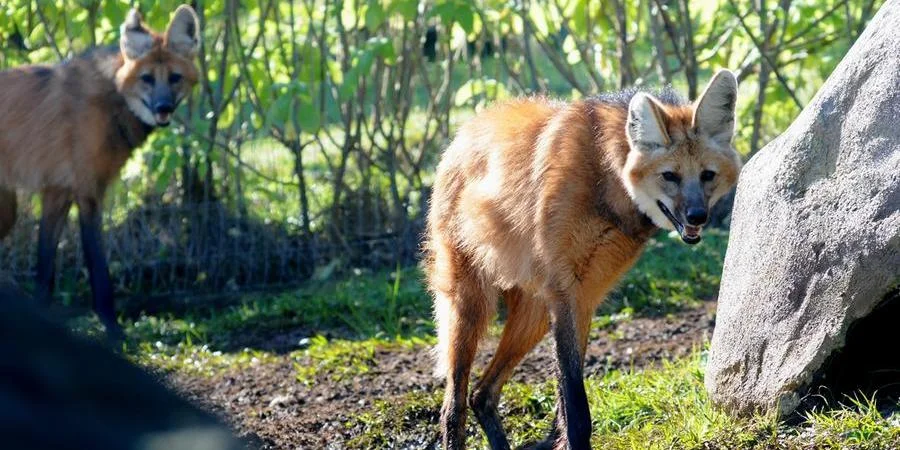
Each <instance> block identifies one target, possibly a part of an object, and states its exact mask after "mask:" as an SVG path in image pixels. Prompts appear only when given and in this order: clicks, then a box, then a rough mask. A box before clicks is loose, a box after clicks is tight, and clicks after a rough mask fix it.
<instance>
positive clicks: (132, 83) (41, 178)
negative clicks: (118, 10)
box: [0, 6, 200, 337]
mask: <svg viewBox="0 0 900 450" xmlns="http://www.w3.org/2000/svg"><path fill="white" fill-rule="evenodd" d="M199 39H200V36H199V22H198V20H197V15H196V14H195V13H194V10H193V9H191V8H190V7H189V6H181V7H179V8H178V9H177V10H176V11H175V15H174V17H173V18H172V21H171V22H170V23H169V26H168V29H167V30H166V32H165V33H164V34H163V35H159V34H157V33H155V32H153V31H152V30H150V29H149V28H147V26H146V25H145V24H143V23H142V22H141V16H140V14H139V13H138V12H137V11H135V10H132V11H131V12H130V13H129V14H128V17H127V18H126V19H125V23H124V24H122V27H121V39H120V42H119V48H109V49H97V50H93V51H91V52H89V53H87V54H85V55H83V56H80V57H77V58H74V59H72V60H70V61H66V62H63V63H61V64H58V65H56V66H24V67H19V68H16V69H12V70H9V71H6V72H0V238H2V237H4V236H5V235H6V234H7V233H8V232H9V230H10V228H12V226H13V224H14V222H15V218H16V196H15V192H14V189H16V188H20V189H25V190H28V191H32V192H40V194H41V203H42V205H41V210H42V217H41V225H40V234H39V239H38V262H37V268H36V271H37V279H36V297H37V298H38V299H40V301H43V302H48V301H49V300H50V297H51V295H52V293H53V280H54V275H53V272H54V262H53V260H54V258H55V255H56V246H57V242H58V240H59V235H60V233H61V232H62V228H63V225H64V223H65V221H66V216H67V215H68V211H69V208H70V207H71V205H72V202H73V201H74V202H75V203H77V204H78V213H79V224H80V226H81V240H82V246H83V248H84V256H85V262H86V264H87V266H88V271H89V273H90V281H91V290H92V292H93V306H94V311H95V312H96V313H97V315H98V316H99V317H100V320H101V321H102V322H103V323H104V325H105V326H106V328H107V332H108V333H110V335H111V336H114V337H117V336H119V335H120V334H121V330H120V329H119V326H118V324H117V322H116V316H115V311H114V307H113V292H112V284H111V283H110V279H109V270H108V268H107V264H106V256H105V255H104V252H103V248H102V245H101V239H100V232H101V223H100V219H101V214H100V207H101V202H102V200H103V193H104V191H105V190H106V187H107V186H108V185H109V183H110V182H112V181H113V180H114V179H115V178H116V177H117V176H118V173H119V170H120V169H121V168H122V165H124V164H125V162H126V161H127V160H128V157H129V156H130V155H131V153H132V151H133V150H134V149H135V148H136V147H137V146H139V145H141V144H142V143H143V142H144V140H145V139H146V138H147V136H148V135H149V134H150V132H152V131H153V129H154V128H156V127H157V126H166V125H168V124H169V120H170V118H171V114H172V112H173V111H174V110H175V107H176V106H177V105H178V102H180V101H181V100H182V99H183V98H184V97H185V96H187V95H188V93H190V90H191V87H192V86H193V85H194V84H195V83H196V81H197V76H198V73H197V68H196V66H195V65H194V61H193V60H194V57H195V55H196V53H197V50H198V47H199V43H200V40H199Z"/></svg>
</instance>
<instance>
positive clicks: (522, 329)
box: [469, 288, 549, 450]
mask: <svg viewBox="0 0 900 450" xmlns="http://www.w3.org/2000/svg"><path fill="white" fill-rule="evenodd" d="M503 299H504V301H505V302H506V306H507V311H508V313H507V318H506V325H504V327H503V335H502V336H501V337H500V343H499V344H498V345H497V351H496V353H494V357H493V358H492V359H491V362H490V364H489V365H488V367H487V369H485V371H484V375H483V376H482V378H481V380H479V381H478V383H477V384H476V385H475V389H473V390H472V396H471V398H470V401H469V404H470V405H471V406H472V409H473V410H474V411H475V417H476V418H478V423H479V424H481V428H482V429H483V430H484V433H485V435H487V438H488V442H489V443H490V445H491V448H492V449H494V450H498V449H508V448H509V442H508V441H507V438H506V433H505V432H504V431H503V424H502V422H501V420H500V415H499V414H498V413H497V406H498V404H499V402H500V392H501V390H502V389H503V385H504V384H505V383H506V381H507V380H509V378H510V377H511V376H512V374H513V369H515V368H516V366H517V365H518V364H519V362H521V361H522V358H524V357H525V355H527V354H528V352H529V351H531V349H532V348H534V346H535V345H537V343H538V342H540V340H541V338H543V337H544V335H545V334H547V330H548V329H549V314H548V312H547V308H546V306H545V305H544V304H543V303H541V302H539V301H538V300H536V299H534V298H532V297H531V296H528V295H526V294H524V293H523V292H522V290H521V289H518V288H514V289H511V290H509V291H506V292H504V293H503Z"/></svg>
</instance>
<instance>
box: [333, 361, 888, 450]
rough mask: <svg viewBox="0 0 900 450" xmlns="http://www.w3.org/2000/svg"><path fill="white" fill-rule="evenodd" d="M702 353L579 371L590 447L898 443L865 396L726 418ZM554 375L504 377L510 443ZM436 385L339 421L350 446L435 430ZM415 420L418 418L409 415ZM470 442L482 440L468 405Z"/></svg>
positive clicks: (530, 424)
mask: <svg viewBox="0 0 900 450" xmlns="http://www.w3.org/2000/svg"><path fill="white" fill-rule="evenodd" d="M703 358H704V353H702V352H696V353H695V354H694V356H691V357H688V358H684V359H681V360H678V361H674V362H671V363H665V364H663V366H662V367H658V368H651V369H646V370H640V371H636V370H624V371H614V372H610V373H608V374H606V375H605V376H602V377H596V378H588V379H587V380H586V381H585V386H586V389H587V393H588V402H589V404H590V408H591V419H592V425H593V435H592V439H591V444H592V447H593V448H603V449H614V450H615V449H635V450H636V449H673V448H674V449H759V450H763V449H789V450H801V449H804V450H805V449H811V448H816V449H819V448H824V449H848V448H850V449H869V448H871V449H887V448H898V447H900V426H898V425H900V419H898V416H894V415H884V414H882V413H881V412H879V408H878V406H877V405H876V404H875V402H874V400H871V399H865V398H864V399H862V400H854V401H850V402H848V403H847V404H845V405H841V406H840V407H839V408H837V409H833V410H829V411H823V412H817V413H810V414H808V415H807V418H806V420H805V422H804V423H803V424H801V425H799V426H797V427H792V426H788V425H786V424H785V423H783V422H781V421H779V420H777V419H776V418H775V416H774V415H771V414H769V415H757V416H752V417H745V418H734V417H731V416H729V415H727V414H725V413H724V412H723V411H720V410H718V409H717V408H715V407H714V406H713V405H712V404H711V403H710V401H709V399H708V398H707V395H706V390H705V388H704V385H703V364H704V361H703ZM555 402H556V383H555V381H552V380H551V381H547V382H545V383H538V384H523V383H510V384H509V385H508V386H506V387H505V388H504V390H503V399H502V400H501V405H500V414H501V416H502V417H503V418H504V425H505V427H506V429H507V433H508V437H509V438H510V442H511V444H513V445H514V446H515V445H521V444H524V443H528V442H534V441H537V440H540V439H542V438H543V437H545V436H546V434H547V433H548V432H549V428H550V424H551V423H552V420H553V416H554V407H555V404H556V403H555ZM440 404H441V391H440V390H437V391H435V392H433V393H430V394H428V393H424V394H423V393H419V392H417V393H411V394H409V395H407V396H403V397H401V398H395V399H391V400H386V401H383V402H379V403H378V404H377V406H376V410H375V411H374V412H372V413H370V414H364V415H363V416H361V417H359V418H358V419H357V421H356V422H354V423H351V424H348V426H356V427H361V428H362V429H363V430H364V433H363V434H362V435H361V436H360V437H358V438H357V439H356V440H355V441H354V442H353V444H354V445H353V446H352V447H353V448H370V447H373V446H374V447H379V448H386V447H391V446H393V445H395V444H396V443H397V442H398V439H399V440H402V439H404V437H405V436H409V435H416V434H418V435H433V434H435V433H437V432H438V427H437V417H438V411H439V410H440ZM414 419H417V420H414ZM468 423H469V425H468V429H467V435H468V446H469V448H479V449H481V448H484V449H486V448H488V445H487V441H486V440H485V439H484V436H483V433H482V432H481V430H480V428H478V426H477V422H475V419H474V416H473V415H472V414H471V413H470V415H469V421H468Z"/></svg>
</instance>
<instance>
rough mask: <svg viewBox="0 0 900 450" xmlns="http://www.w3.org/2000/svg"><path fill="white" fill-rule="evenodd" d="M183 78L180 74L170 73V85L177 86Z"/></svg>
mask: <svg viewBox="0 0 900 450" xmlns="http://www.w3.org/2000/svg"><path fill="white" fill-rule="evenodd" d="M181 78H182V77H181V74H180V73H170V74H169V84H175V83H177V82H179V81H181Z"/></svg>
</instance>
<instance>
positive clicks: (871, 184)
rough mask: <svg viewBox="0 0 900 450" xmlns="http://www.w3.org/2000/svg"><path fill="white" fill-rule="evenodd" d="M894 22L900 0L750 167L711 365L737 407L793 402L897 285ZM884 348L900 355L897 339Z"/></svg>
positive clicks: (899, 175)
mask: <svg viewBox="0 0 900 450" xmlns="http://www.w3.org/2000/svg"><path fill="white" fill-rule="evenodd" d="M898 30H900V0H890V1H888V2H887V3H885V4H884V6H882V7H881V10H880V11H879V12H878V14H877V15H876V16H875V18H874V19H872V21H871V23H870V24H869V26H868V27H867V28H866V30H865V32H863V34H862V35H861V36H860V37H859V39H858V40H857V42H856V43H855V44H854V45H853V47H852V48H851V49H850V52H849V53H848V54H847V55H846V56H845V57H844V60H843V61H842V62H841V63H840V64H839V65H838V67H837V68H836V69H835V70H834V72H833V73H832V74H831V76H830V77H829V78H828V80H827V81H826V82H825V84H824V85H823V86H822V88H821V89H820V90H819V92H818V93H817V94H816V96H815V98H813V100H812V101H811V102H810V104H809V105H808V106H807V107H806V108H805V109H804V110H803V112H802V113H801V114H800V116H799V117H798V118H797V120H796V121H795V122H794V123H793V124H792V125H791V126H790V128H789V129H788V130H787V131H786V132H785V133H784V134H782V135H781V136H779V137H778V138H777V139H775V140H774V141H772V142H771V143H770V144H769V145H767V146H766V147H765V148H763V149H762V150H761V151H760V152H759V153H758V154H757V155H756V156H754V157H753V158H752V159H751V160H750V161H749V162H748V163H747V165H746V166H745V168H744V170H743V172H742V174H741V177H740V181H739V183H738V187H737V196H736V199H735V204H734V212H733V214H734V215H733V218H732V225H731V237H730V240H729V242H728V252H727V254H726V256H725V267H724V272H723V274H722V284H721V289H720V291H719V305H718V313H717V319H716V328H715V331H714V333H713V339H712V348H711V349H710V353H709V360H708V365H707V368H706V388H707V390H708V392H709V395H710V397H711V399H712V400H713V402H714V403H716V404H718V405H720V406H723V407H725V408H726V409H727V410H730V411H732V412H734V413H737V414H746V413H751V412H754V411H759V410H770V409H773V408H776V407H777V408H778V409H779V411H780V413H781V414H787V413H789V412H791V411H793V410H794V409H795V408H796V407H797V406H798V404H799V403H800V400H801V398H802V397H803V395H804V394H805V393H806V392H807V391H808V390H809V388H810V387H812V386H811V385H812V384H814V383H818V382H819V381H820V380H821V378H822V370H824V367H825V364H824V363H825V362H826V361H829V362H833V361H834V359H833V358H831V357H833V356H834V355H835V354H836V353H837V351H839V350H840V349H841V348H842V347H843V346H844V345H845V341H846V337H847V331H848V329H850V328H851V325H853V324H854V323H855V322H857V321H858V320H860V319H861V318H863V317H864V316H866V315H867V314H869V313H870V312H872V311H873V309H874V308H875V307H876V306H877V305H879V303H883V301H884V299H885V298H887V296H889V295H890V297H891V298H895V297H896V295H895V292H896V291H894V290H895V289H896V287H897V286H898V285H900V31H898ZM892 292H894V294H892ZM894 310H896V309H892V311H894ZM879 311H884V310H882V309H879ZM897 319H898V320H897V321H889V323H894V326H895V327H898V328H900V317H897ZM882 348H883V352H889V353H898V350H897V342H896V340H895V341H894V342H887V343H883V346H882ZM847 369H850V370H852V368H847Z"/></svg>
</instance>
